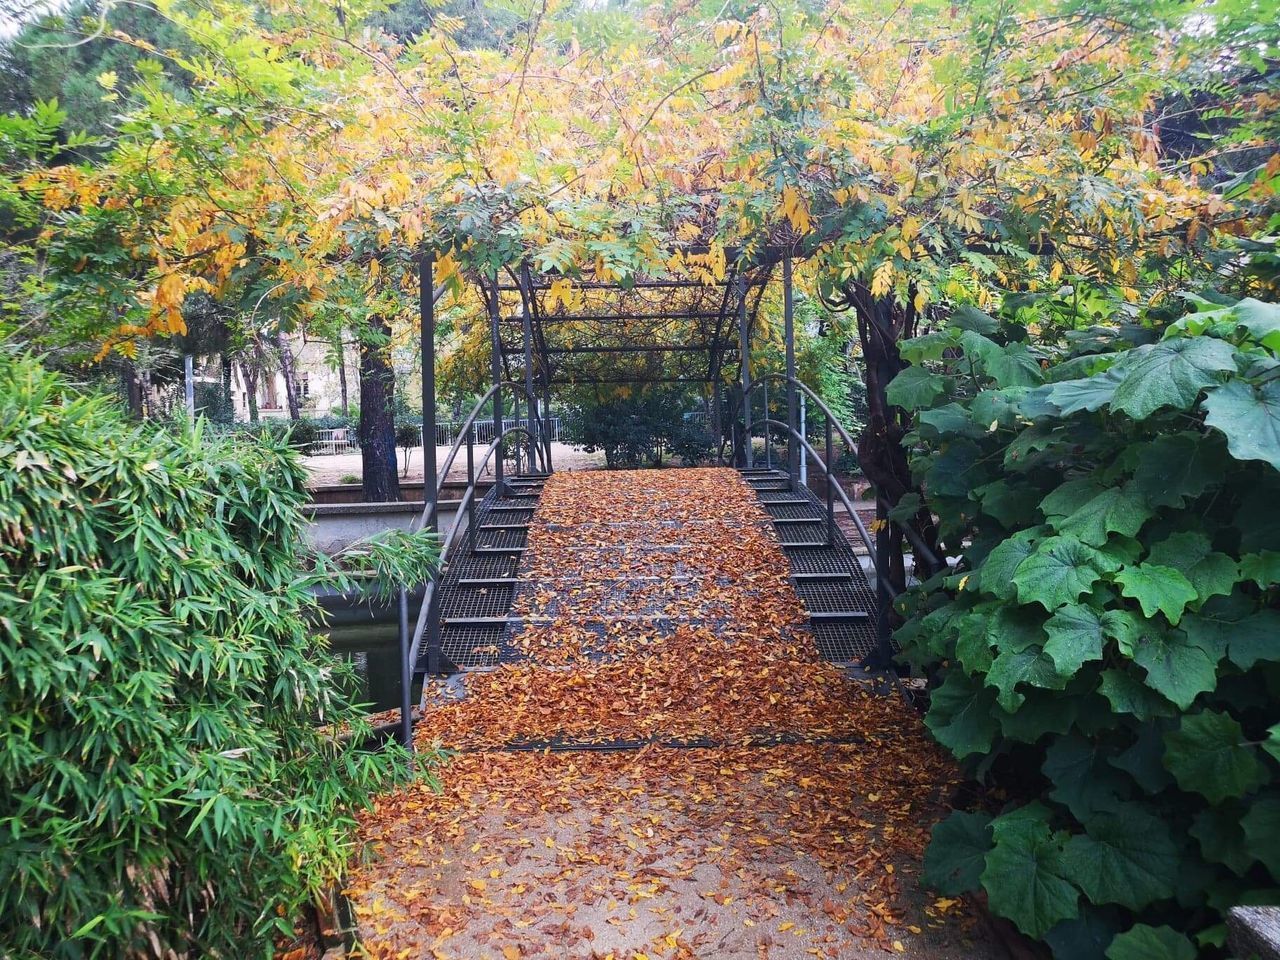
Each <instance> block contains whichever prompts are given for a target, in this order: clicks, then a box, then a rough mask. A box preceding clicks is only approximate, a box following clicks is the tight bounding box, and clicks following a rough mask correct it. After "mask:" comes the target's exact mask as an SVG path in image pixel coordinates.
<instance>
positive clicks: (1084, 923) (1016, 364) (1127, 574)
mask: <svg viewBox="0 0 1280 960" xmlns="http://www.w3.org/2000/svg"><path fill="white" fill-rule="evenodd" d="M1188 302H1189V306H1190V308H1191V309H1192V312H1188V313H1186V315H1185V316H1183V317H1181V318H1180V319H1177V320H1176V321H1175V322H1172V323H1166V324H1164V325H1161V324H1160V323H1159V322H1158V320H1157V318H1156V317H1154V316H1150V317H1140V318H1138V319H1139V320H1141V321H1143V322H1142V323H1139V324H1117V326H1116V327H1115V328H1094V329H1092V330H1089V331H1079V332H1072V333H1069V334H1067V335H1066V341H1065V343H1062V342H1056V343H1046V342H1034V341H1033V340H1032V339H1031V338H1030V336H1029V334H1028V332H1027V328H1026V327H1025V326H1021V325H1019V324H1017V323H1014V322H1012V321H1011V320H1009V319H1004V320H1000V319H997V318H995V317H990V316H987V315H986V314H982V313H980V312H979V311H977V310H974V309H973V308H965V309H963V310H960V311H957V312H956V314H955V315H954V316H953V318H952V320H951V321H950V323H949V325H948V326H946V327H945V328H944V329H941V330H938V331H935V332H932V333H928V334H926V335H924V336H921V337H918V338H916V339H914V340H910V341H908V342H907V343H906V344H905V345H904V347H903V354H904V356H906V357H908V358H909V359H910V360H911V361H912V363H913V366H911V367H910V368H908V369H907V370H905V371H904V372H903V373H902V374H900V375H899V376H898V378H897V379H896V380H894V382H893V383H892V384H891V386H890V397H891V399H892V400H893V402H895V403H897V404H900V405H902V406H903V407H906V408H908V409H911V410H913V411H915V413H916V416H917V429H916V430H915V431H914V433H913V434H912V435H911V436H910V437H908V443H909V444H910V445H911V449H912V467H913V470H914V472H915V474H916V476H917V478H918V480H919V481H920V482H921V484H922V485H923V488H924V490H925V491H926V492H927V496H928V498H929V503H930V506H931V507H932V508H933V509H934V511H935V512H936V514H937V516H938V518H939V524H940V529H941V531H942V538H943V545H944V547H945V548H946V549H947V552H948V554H949V555H951V556H953V557H955V556H958V557H959V558H960V560H959V563H958V565H957V566H956V567H955V568H954V569H953V570H951V571H949V572H948V573H946V574H942V575H939V576H937V577H935V578H934V579H932V580H930V581H929V582H927V583H924V584H922V585H920V586H919V587H918V588H916V589H915V590H913V591H912V592H911V593H909V594H908V595H907V596H906V597H904V598H903V601H902V606H903V612H904V614H905V615H906V616H907V620H906V623H905V625H904V626H903V627H902V629H901V630H900V631H899V634H898V637H899V640H900V642H901V643H902V646H903V650H904V657H905V659H907V660H908V661H909V662H911V663H912V664H913V665H914V666H915V667H917V668H919V669H922V670H924V671H926V672H927V673H928V674H929V675H931V676H932V677H933V678H934V679H935V681H936V685H935V688H934V690H933V694H932V701H931V706H930V709H929V711H928V714H927V716H926V723H927V725H928V726H929V729H930V730H931V731H932V732H933V735H934V736H935V737H936V738H937V739H938V741H939V742H941V743H942V744H943V745H944V746H946V747H947V748H948V749H950V750H951V751H952V752H953V753H954V754H955V756H956V757H957V758H959V759H960V760H961V761H962V762H963V765H964V766H965V768H966V769H967V770H968V772H970V773H971V774H972V775H974V776H975V777H978V778H980V779H983V780H985V781H987V782H988V783H989V784H990V786H991V788H992V789H991V790H990V791H989V794H988V795H989V796H991V797H993V798H1002V799H1001V800H999V801H996V800H993V802H992V804H991V805H990V806H989V807H988V808H987V809H985V810H981V811H965V812H957V813H955V814H953V815H952V816H951V817H950V818H949V819H947V820H945V821H943V822H942V823H941V824H939V825H938V827H937V829H936V830H935V832H934V839H933V843H932V844H931V846H930V848H929V852H928V856H927V858H926V870H925V878H926V881H927V882H928V883H929V884H931V885H932V886H933V887H935V888H936V889H938V890H939V891H941V892H944V893H948V894H957V893H961V892H965V891H974V890H978V889H979V888H980V889H982V890H984V891H985V892H986V895H987V898H988V903H989V904H990V907H991V909H992V910H993V911H994V912H995V913H997V914H999V915H1001V916H1004V917H1007V918H1009V919H1010V920H1012V921H1013V922H1014V923H1015V924H1016V925H1017V926H1018V928H1019V929H1021V930H1022V931H1023V932H1024V933H1026V934H1028V935H1029V936H1032V937H1035V938H1038V939H1043V940H1044V941H1046V942H1047V943H1048V944H1049V945H1050V947H1051V948H1052V950H1053V952H1054V955H1055V956H1057V957H1061V958H1067V957H1070V958H1072V960H1087V958H1091V957H1097V958H1103V957H1106V958H1110V960H1138V958H1147V957H1151V958H1155V957H1162V958H1167V957H1183V958H1187V960H1190V958H1193V957H1195V956H1197V955H1205V956H1219V955H1221V953H1220V950H1221V946H1222V943H1223V941H1224V934H1223V927H1222V914H1223V913H1224V911H1225V910H1226V909H1227V908H1228V907H1230V906H1232V905H1235V904H1239V903H1280V854H1277V852H1276V851H1280V762H1278V760H1277V758H1278V757H1280V749H1278V747H1277V743H1278V738H1280V586H1278V584H1280V306H1277V305H1274V304H1268V303H1261V302H1258V301H1256V300H1241V301H1239V302H1219V301H1217V300H1207V299H1201V298H1197V297H1189V298H1188ZM917 506H918V504H917V503H914V502H913V503H910V504H903V505H902V506H901V508H900V509H901V510H902V511H904V512H912V511H914V509H916V507H917Z"/></svg>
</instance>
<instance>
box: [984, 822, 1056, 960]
mask: <svg viewBox="0 0 1280 960" xmlns="http://www.w3.org/2000/svg"><path fill="white" fill-rule="evenodd" d="M992 833H993V836H994V839H995V846H994V847H993V848H992V850H991V852H990V853H988V854H987V859H986V869H985V870H983V872H982V886H983V888H984V889H985V890H986V891H987V902H988V904H989V905H990V907H991V910H992V912H993V913H995V914H997V915H999V916H1002V917H1005V918H1007V919H1009V920H1012V921H1013V922H1014V924H1015V925H1016V926H1017V927H1018V929H1019V930H1021V931H1022V932H1023V933H1025V934H1027V935H1028V936H1031V937H1036V938H1039V937H1043V936H1044V935H1045V933H1047V932H1048V931H1049V929H1050V928H1051V927H1053V926H1054V925H1055V924H1057V923H1058V922H1060V921H1062V920H1070V919H1072V918H1073V917H1075V916H1076V915H1077V913H1078V909H1077V904H1078V901H1079V896H1080V895H1079V893H1078V891H1077V890H1076V888H1075V887H1074V886H1072V884H1071V882H1070V881H1069V880H1068V879H1067V877H1066V875H1065V870H1064V866H1063V862H1062V860H1063V856H1062V836H1061V835H1060V834H1054V833H1053V832H1052V831H1051V830H1050V829H1049V823H1048V811H1047V810H1044V808H1043V807H1040V806H1039V805H1038V804H1033V805H1031V807H1029V808H1023V809H1022V810H1017V811H1014V812H1013V813H1007V814H1005V815H1004V816H1001V817H998V818H997V819H996V820H995V821H994V822H993V823H992Z"/></svg>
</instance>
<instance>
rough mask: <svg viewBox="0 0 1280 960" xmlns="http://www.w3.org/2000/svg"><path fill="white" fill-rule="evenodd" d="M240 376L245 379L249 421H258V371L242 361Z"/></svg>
mask: <svg viewBox="0 0 1280 960" xmlns="http://www.w3.org/2000/svg"><path fill="white" fill-rule="evenodd" d="M240 376H241V378H242V379H243V380H244V394H245V402H246V403H247V404H248V405H249V422H250V423H257V422H258V371H257V370H254V369H253V365H252V364H249V363H245V362H243V361H241V363H240Z"/></svg>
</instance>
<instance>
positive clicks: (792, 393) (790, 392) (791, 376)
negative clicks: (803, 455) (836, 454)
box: [782, 250, 800, 489]
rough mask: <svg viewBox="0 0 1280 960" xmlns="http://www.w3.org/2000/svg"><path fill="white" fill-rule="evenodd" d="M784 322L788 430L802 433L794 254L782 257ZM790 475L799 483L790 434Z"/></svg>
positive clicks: (796, 450) (795, 445) (795, 441)
mask: <svg viewBox="0 0 1280 960" xmlns="http://www.w3.org/2000/svg"><path fill="white" fill-rule="evenodd" d="M782 323H783V336H784V337H785V338H786V341H787V427H788V428H789V429H790V430H794V431H796V432H797V433H798V432H799V431H800V399H799V391H798V390H796V323H795V304H794V302H793V299H792V296H791V251H790V250H788V251H787V252H786V253H785V254H783V257H782ZM787 476H789V477H790V478H791V487H792V489H796V488H797V487H798V486H799V483H800V441H799V440H798V439H797V438H796V435H795V434H794V433H788V434H787Z"/></svg>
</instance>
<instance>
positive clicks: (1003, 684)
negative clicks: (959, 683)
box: [987, 647, 1071, 713]
mask: <svg viewBox="0 0 1280 960" xmlns="http://www.w3.org/2000/svg"><path fill="white" fill-rule="evenodd" d="M1069 679H1071V678H1070V676H1067V675H1063V674H1061V673H1059V672H1058V670H1057V668H1056V667H1055V666H1054V664H1053V661H1052V660H1051V659H1050V658H1049V657H1048V656H1047V655H1046V654H1045V652H1044V651H1043V650H1042V649H1041V648H1040V647H1025V648H1022V649H1018V650H1003V651H1001V652H1000V653H999V654H998V655H997V656H996V658H995V660H994V661H992V664H991V669H990V670H988V671H987V683H988V684H989V685H990V686H993V687H995V688H996V689H997V690H999V691H1000V695H999V696H998V697H997V698H996V699H997V701H998V702H999V704H1000V706H1001V707H1002V708H1004V709H1005V710H1008V711H1009V712H1010V713H1013V712H1014V711H1015V710H1017V709H1018V707H1020V706H1022V701H1023V699H1024V698H1023V696H1022V694H1020V693H1018V692H1017V686H1018V684H1020V683H1026V684H1029V685H1031V686H1033V687H1040V688H1042V689H1045V690H1062V689H1063V688H1065V687H1066V685H1067V681H1068V680H1069Z"/></svg>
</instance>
